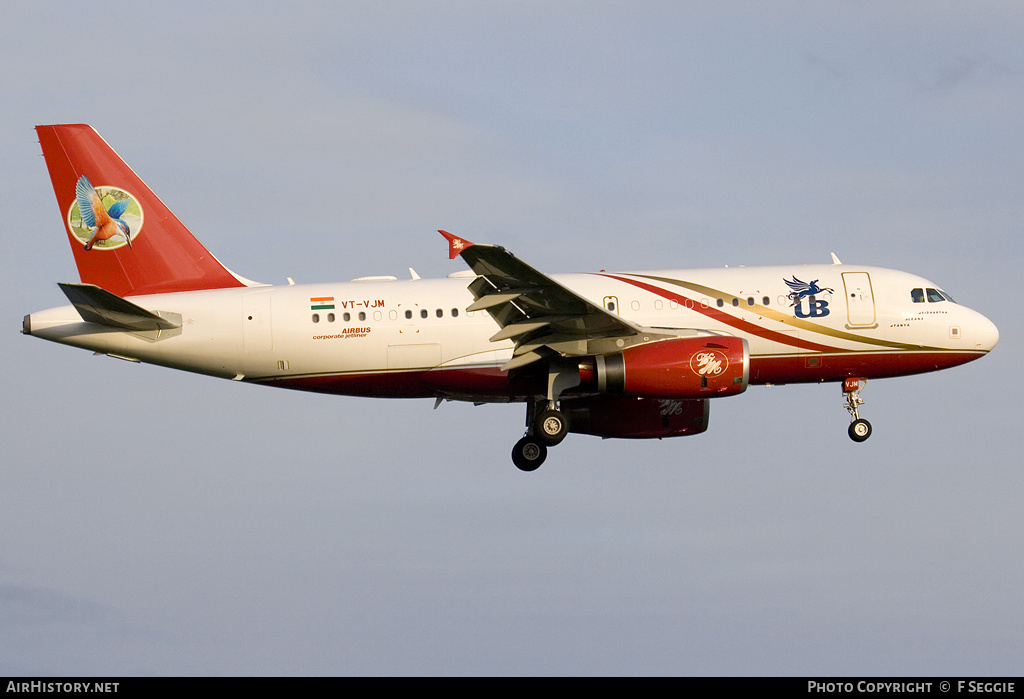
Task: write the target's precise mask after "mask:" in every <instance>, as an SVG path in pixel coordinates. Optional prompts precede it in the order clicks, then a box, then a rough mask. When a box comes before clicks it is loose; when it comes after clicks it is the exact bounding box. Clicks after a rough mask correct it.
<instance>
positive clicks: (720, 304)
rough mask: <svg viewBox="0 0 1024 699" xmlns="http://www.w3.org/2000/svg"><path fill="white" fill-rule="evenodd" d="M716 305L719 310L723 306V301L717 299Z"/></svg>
mask: <svg viewBox="0 0 1024 699" xmlns="http://www.w3.org/2000/svg"><path fill="white" fill-rule="evenodd" d="M717 303H718V307H719V308H721V307H722V306H724V305H725V301H723V300H722V299H718V301H717Z"/></svg>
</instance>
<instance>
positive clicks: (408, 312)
mask: <svg viewBox="0 0 1024 699" xmlns="http://www.w3.org/2000/svg"><path fill="white" fill-rule="evenodd" d="M410 318H412V311H406V312H405V319H406V320H409V319H410Z"/></svg>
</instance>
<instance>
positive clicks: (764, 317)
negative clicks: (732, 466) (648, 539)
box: [26, 264, 998, 400]
mask: <svg viewBox="0 0 1024 699" xmlns="http://www.w3.org/2000/svg"><path fill="white" fill-rule="evenodd" d="M554 279H555V280H556V281H558V282H559V283H560V284H562V285H564V286H566V287H568V288H569V289H571V290H572V291H574V292H576V293H578V294H579V295H581V296H583V297H585V298H587V299H589V300H590V301H592V302H593V303H594V304H595V305H599V306H601V307H603V308H605V309H607V310H609V311H611V312H614V313H618V314H620V315H621V316H622V317H624V318H626V319H628V320H630V321H632V322H634V323H637V324H639V325H643V326H648V327H652V328H680V329H683V328H699V329H702V330H709V331H712V332H716V333H722V334H727V335H735V336H738V337H742V338H745V339H746V340H747V341H748V343H749V348H750V356H751V367H750V381H751V383H786V382H816V381H837V380H842V379H843V378H846V377H850V376H858V377H863V378H873V377H882V376H897V375H904V374H912V373H919V372H923V371H931V370H935V369H941V368H945V367H948V366H954V365H956V364H962V363H964V362H966V361H970V360H971V359H975V358H977V357H980V356H982V355H984V354H985V353H987V352H988V351H989V350H990V349H992V347H994V346H995V344H996V342H997V340H998V331H997V330H996V328H995V326H994V325H993V324H992V323H991V322H990V321H989V320H988V319H987V318H985V317H984V316H982V315H981V314H979V313H977V312H975V311H972V310H971V309H969V308H966V307H964V306H960V305H958V304H956V303H953V302H951V301H950V300H947V299H948V297H946V296H944V295H943V294H942V293H941V292H940V291H938V287H936V286H935V285H934V284H932V283H931V282H928V281H926V280H924V279H922V278H920V277H916V276H914V275H910V274H907V273H904V272H898V271H893V270H886V269H879V268H873V267H858V266H851V265H838V264H837V265H803V266H793V267H749V268H726V269H701V270H668V271H656V272H641V273H597V274H572V275H558V276H555V277H554ZM794 279H795V280H798V281H800V282H804V283H810V282H813V283H814V284H815V285H816V286H814V287H813V288H812V290H813V291H814V292H815V293H813V294H812V293H805V295H804V296H803V297H799V296H798V295H797V294H795V293H794V291H793V289H792V288H791V286H788V285H787V281H788V280H794ZM470 281H472V275H470V276H469V277H466V276H464V275H458V276H456V277H455V278H447V279H435V280H422V279H416V280H405V281H398V280H391V281H354V282H345V283H335V284H308V285H291V286H252V287H246V288H236V289H222V290H210V291H189V292H180V293H169V294H159V295H150V296H132V297H129V300H130V301H131V302H132V303H134V304H136V305H138V306H141V307H143V308H145V309H148V310H151V311H164V312H171V313H175V314H180V316H181V328H180V331H177V330H176V331H173V332H163V331H160V332H155V331H154V332H148V333H133V332H129V331H121V330H113V329H111V328H106V327H103V326H99V325H95V324H92V323H86V322H84V321H83V320H82V318H81V316H80V315H79V314H78V312H77V311H76V310H75V308H74V307H73V306H62V307H59V308H53V309H49V310H46V311H41V312H38V313H33V314H32V315H31V316H29V317H27V318H26V331H27V332H30V333H31V334H32V335H35V336H37V337H42V338H44V339H49V340H53V341H56V342H62V343H65V344H69V345H73V346H77V347H82V348H86V349H90V350H94V351H98V352H102V353H106V354H110V355H113V356H117V357H121V358H127V359H133V360H138V361H142V362H149V363H153V364H159V365H163V366H168V367H173V368H176V369H183V370H186V371H192V372H198V373H202V374H209V375H213V376H219V377H224V378H232V379H237V380H245V381H255V382H262V383H268V384H270V385H278V386H282V387H287V388H298V389H304V390H313V391H322V392H329V393H341V394H351V395H364V396H384V397H421V396H440V397H452V398H462V399H467V400H516V399H520V398H522V396H517V395H515V394H514V392H510V391H509V389H508V387H507V381H506V376H505V375H504V373H503V372H501V371H500V367H501V365H502V364H503V363H505V362H506V361H508V359H509V358H510V357H511V355H512V350H513V343H512V342H511V341H510V340H502V341H497V342H491V341H490V340H489V338H490V337H491V336H492V335H494V334H495V333H496V332H497V330H498V329H499V328H498V325H497V324H496V323H495V322H494V320H492V318H491V317H490V316H489V315H488V313H487V312H486V311H477V312H467V311H466V310H465V309H466V308H467V307H468V306H469V305H470V304H471V303H472V302H473V297H472V295H471V294H470V292H469V291H468V290H467V288H466V287H467V284H468V283H469V282H470ZM931 292H934V293H931ZM929 296H930V297H931V300H929ZM915 299H917V300H915Z"/></svg>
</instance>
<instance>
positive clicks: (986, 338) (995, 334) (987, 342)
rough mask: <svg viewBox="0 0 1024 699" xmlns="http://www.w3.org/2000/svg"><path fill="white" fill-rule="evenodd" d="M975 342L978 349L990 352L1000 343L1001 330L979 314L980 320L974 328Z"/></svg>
mask: <svg viewBox="0 0 1024 699" xmlns="http://www.w3.org/2000/svg"><path fill="white" fill-rule="evenodd" d="M973 330H974V332H973V335H974V338H975V342H977V344H978V349H980V350H983V351H985V352H989V351H991V350H992V348H993V347H995V346H996V345H997V344H998V343H999V328H997V327H996V324H995V323H993V322H992V321H991V320H989V319H988V318H986V317H985V316H983V315H981V314H980V313H979V314H978V319H977V321H976V322H975V327H974V328H973Z"/></svg>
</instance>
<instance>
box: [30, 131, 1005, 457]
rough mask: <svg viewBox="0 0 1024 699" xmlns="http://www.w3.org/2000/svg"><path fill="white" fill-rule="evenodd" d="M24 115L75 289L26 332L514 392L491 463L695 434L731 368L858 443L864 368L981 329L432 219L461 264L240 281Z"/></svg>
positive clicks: (967, 339)
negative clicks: (516, 411)
mask: <svg viewBox="0 0 1024 699" xmlns="http://www.w3.org/2000/svg"><path fill="white" fill-rule="evenodd" d="M36 130H37V133H38V134H39V141H40V144H41V145H42V149H43V155H44V156H45V158H46V165H47V167H48V168H49V171H50V177H51V179H52V181H53V188H54V191H55V192H56V195H57V203H58V205H59V206H60V212H61V216H62V217H63V218H64V225H65V229H66V233H67V235H68V240H69V242H70V243H71V249H72V251H73V252H74V255H75V262H76V263H77V264H78V271H79V274H80V276H81V280H82V283H80V284H71V283H68V284H61V285H60V288H61V289H62V290H63V291H64V293H65V294H66V295H67V297H68V300H70V301H71V305H70V306H61V307H59V308H51V309H49V310H46V311H40V312H38V313H32V314H31V315H28V316H25V320H24V327H23V332H24V333H25V334H26V335H33V336H35V337H41V338H43V339H46V340H53V341H54V342H60V343H63V344H67V345H73V346H75V347H81V348H84V349H89V350H93V351H95V352H98V353H103V354H107V355H110V356H112V357H118V358H121V359H128V360H131V361H139V362H150V363H153V364H160V365H163V366H168V367H172V368H175V369H184V370H186V371H193V372H197V373H201V374H209V375H211V376H219V377H223V378H229V379H234V380H237V381H249V382H254V383H260V384H265V385H267V386H278V387H282V388H293V389H300V390H305V391H317V392H321V393H337V394H342V395H349V396H376V397H387V398H435V399H436V401H437V402H440V401H441V400H445V399H451V400H465V401H472V402H475V403H489V402H509V401H516V402H522V403H525V405H526V434H525V436H524V437H523V438H522V439H521V440H519V442H518V443H517V444H516V445H515V447H514V449H513V451H512V460H513V461H514V462H515V464H516V466H518V467H519V468H521V469H523V470H527V471H530V470H533V469H535V468H537V467H538V466H540V464H541V463H542V462H543V461H544V459H545V457H546V456H547V450H548V448H549V447H551V446H554V445H556V444H558V443H559V442H561V441H562V439H563V438H564V437H565V436H566V434H568V433H569V432H575V433H581V434H591V435H597V436H600V437H622V438H662V437H677V436H683V435H692V434H699V433H701V432H704V431H705V430H706V429H707V428H708V416H709V410H710V400H711V399H713V398H722V397H725V396H732V395H736V394H739V393H743V392H744V391H745V390H746V389H747V386H748V385H750V384H752V383H754V384H783V383H809V382H823V381H834V382H841V384H842V388H843V393H844V395H845V399H846V408H847V409H848V410H849V412H850V416H851V424H850V428H849V434H850V437H852V438H853V439H854V440H856V441H863V440H865V439H867V438H868V437H869V436H870V434H871V425H870V424H869V423H868V422H867V421H866V420H863V419H861V418H860V415H859V411H858V409H859V406H860V405H861V404H862V403H863V400H862V399H861V398H860V390H861V388H862V387H863V385H864V382H865V381H866V380H867V379H871V378H882V377H892V376H903V375H908V374H917V373H922V372H928V371H935V370H938V369H945V368H948V367H952V366H956V365H957V364H963V363H965V362H969V361H971V360H974V359H977V358H979V357H981V356H984V355H985V354H987V353H988V352H989V351H990V350H991V349H992V348H993V347H995V345H996V342H997V341H998V339H999V333H998V331H997V329H996V327H995V325H993V324H992V323H991V322H990V321H989V320H988V319H987V318H985V317H984V316H982V315H981V314H980V313H977V312H975V311H972V310H970V309H968V308H965V307H963V306H961V305H958V304H956V303H955V302H954V301H953V299H952V298H950V296H949V295H948V294H946V293H945V292H944V291H943V290H941V289H940V288H939V287H938V286H937V285H936V284H933V283H932V282H930V281H927V280H925V279H922V278H920V277H917V276H914V275H912V274H907V273H905V272H898V271H894V270H888V269H880V268H876V267H862V266H858V265H844V264H841V263H840V262H839V260H838V259H837V258H836V257H835V256H834V255H833V264H829V265H794V266H792V267H741V268H731V269H730V268H725V269H694V270H664V271H651V272H620V273H606V272H601V273H594V274H570V275H557V276H548V275H546V274H544V273H542V272H539V271H537V270H536V269H534V268H533V267H531V266H529V265H527V264H526V263H524V262H522V261H520V260H519V259H518V258H516V257H515V256H513V255H512V254H510V253H509V252H507V251H506V250H505V249H504V248H501V247H497V246H492V245H474V244H473V243H470V242H469V241H467V240H465V239H464V238H460V237H457V236H455V235H452V234H450V233H447V232H445V231H441V233H442V234H443V235H444V236H445V238H447V239H448V244H449V253H450V256H451V257H452V258H455V257H456V256H461V257H462V259H463V260H464V261H465V262H466V263H467V264H468V265H469V267H470V269H471V271H469V270H466V271H462V272H457V273H455V274H452V275H450V276H449V277H448V278H447V279H436V280H425V279H419V278H418V277H417V276H416V275H415V273H413V274H412V277H413V278H412V279H409V280H406V281H398V280H396V279H395V278H393V277H367V278H364V279H357V280H353V281H351V282H346V283H330V284H308V285H306V284H302V285H300V284H289V285H287V286H269V285H265V284H258V283H255V282H252V281H249V280H247V279H244V278H242V277H240V276H238V275H236V274H234V273H233V272H231V271H230V270H228V269H227V268H225V267H224V266H223V265H221V263H220V262H219V261H218V260H217V259H216V258H215V257H214V256H213V255H211V254H210V253H209V252H208V251H207V250H206V248H204V247H203V245H202V244H201V243H200V242H199V241H198V240H196V238H195V237H193V235H192V234H191V233H190V232H189V231H188V229H187V228H185V226H184V225H182V224H181V222H179V221H178V219H177V218H176V217H175V216H174V214H172V213H171V212H170V210H168V209H167V207H166V206H164V204H163V203H162V202H161V201H160V200H159V199H158V198H157V197H156V196H155V195H154V194H153V192H151V191H150V190H149V188H148V187H147V186H146V185H145V184H144V183H143V182H142V180H141V179H139V177H138V176H137V175H136V174H135V173H134V172H132V170H131V169H130V168H129V167H128V166H127V165H126V164H125V163H124V162H123V161H122V160H121V159H120V158H119V157H118V156H117V154H116V153H115V152H114V151H113V150H112V149H111V148H110V147H109V146H108V145H107V144H106V142H104V141H103V139H102V138H100V136H99V134H97V133H96V131H94V130H93V129H92V128H91V127H89V126H86V125H82V124H76V125H59V126H39V127H37V129H36ZM289 281H290V280H289ZM435 405H436V403H435Z"/></svg>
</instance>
